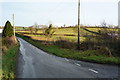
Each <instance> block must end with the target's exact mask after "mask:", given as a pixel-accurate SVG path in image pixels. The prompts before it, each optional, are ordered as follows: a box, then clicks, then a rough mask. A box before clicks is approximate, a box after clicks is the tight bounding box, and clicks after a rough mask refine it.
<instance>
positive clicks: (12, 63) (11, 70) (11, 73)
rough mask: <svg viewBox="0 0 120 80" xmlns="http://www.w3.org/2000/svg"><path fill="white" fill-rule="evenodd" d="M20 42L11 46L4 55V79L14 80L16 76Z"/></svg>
mask: <svg viewBox="0 0 120 80" xmlns="http://www.w3.org/2000/svg"><path fill="white" fill-rule="evenodd" d="M19 46H20V45H19V44H18V45H15V46H11V47H10V48H9V49H8V50H7V51H4V52H3V55H2V80H13V78H15V71H16V62H17V60H16V59H17V55H18V54H17V53H18V51H19Z"/></svg>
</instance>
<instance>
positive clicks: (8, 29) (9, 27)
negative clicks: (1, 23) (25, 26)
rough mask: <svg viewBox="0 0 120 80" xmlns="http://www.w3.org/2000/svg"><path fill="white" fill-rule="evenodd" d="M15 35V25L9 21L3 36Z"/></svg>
mask: <svg viewBox="0 0 120 80" xmlns="http://www.w3.org/2000/svg"><path fill="white" fill-rule="evenodd" d="M13 35H14V31H13V26H12V25H11V23H10V22H9V21H7V22H6V24H5V27H4V29H3V33H2V37H11V36H13Z"/></svg>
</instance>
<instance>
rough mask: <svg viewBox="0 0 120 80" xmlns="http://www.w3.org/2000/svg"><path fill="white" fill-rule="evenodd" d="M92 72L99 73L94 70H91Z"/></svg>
mask: <svg viewBox="0 0 120 80" xmlns="http://www.w3.org/2000/svg"><path fill="white" fill-rule="evenodd" d="M89 70H90V71H92V72H94V73H98V71H96V70H93V69H89Z"/></svg>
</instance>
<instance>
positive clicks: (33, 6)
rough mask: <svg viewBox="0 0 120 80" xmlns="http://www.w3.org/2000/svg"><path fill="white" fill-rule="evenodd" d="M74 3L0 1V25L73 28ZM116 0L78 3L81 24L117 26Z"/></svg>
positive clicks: (73, 0)
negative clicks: (104, 23) (8, 22)
mask: <svg viewBox="0 0 120 80" xmlns="http://www.w3.org/2000/svg"><path fill="white" fill-rule="evenodd" d="M77 1H78V0H0V17H1V18H0V25H4V24H5V22H6V21H7V20H9V21H11V22H12V14H13V13H14V14H15V25H16V26H31V25H33V24H34V23H35V22H36V23H38V24H45V25H48V24H50V23H52V24H55V25H63V24H66V25H76V24H77ZM118 1H119V0H81V24H85V25H99V24H100V23H101V22H102V21H104V20H105V21H106V22H107V23H108V24H113V25H117V24H118Z"/></svg>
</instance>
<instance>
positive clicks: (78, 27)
mask: <svg viewBox="0 0 120 80" xmlns="http://www.w3.org/2000/svg"><path fill="white" fill-rule="evenodd" d="M79 49H80V0H78V50H79Z"/></svg>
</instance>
